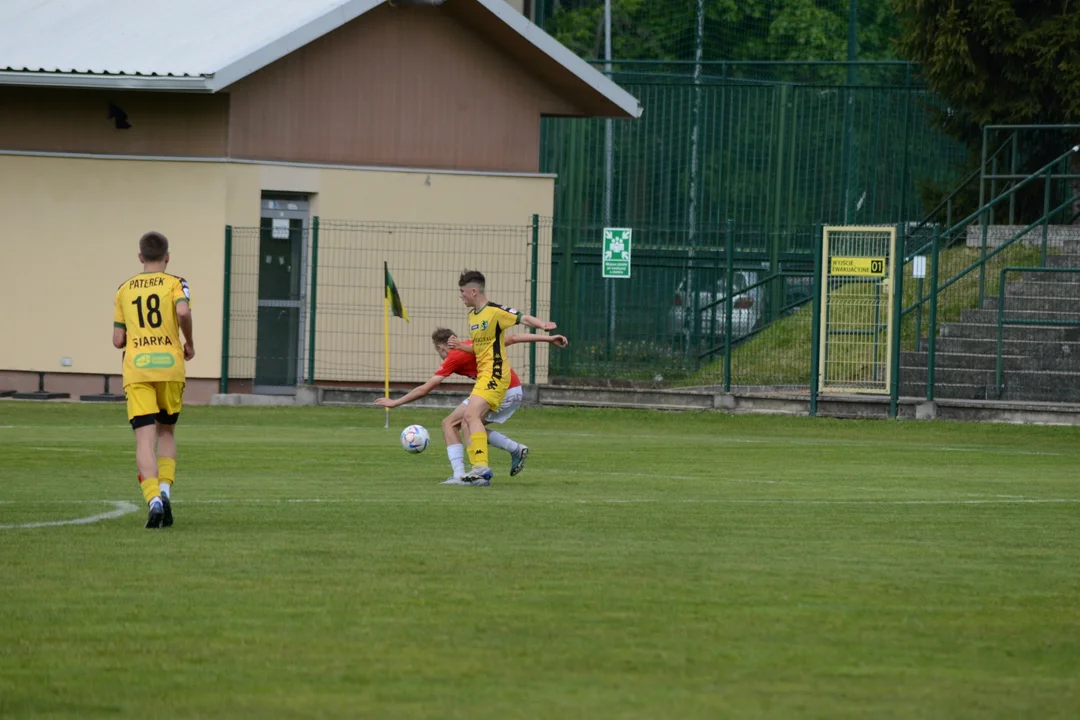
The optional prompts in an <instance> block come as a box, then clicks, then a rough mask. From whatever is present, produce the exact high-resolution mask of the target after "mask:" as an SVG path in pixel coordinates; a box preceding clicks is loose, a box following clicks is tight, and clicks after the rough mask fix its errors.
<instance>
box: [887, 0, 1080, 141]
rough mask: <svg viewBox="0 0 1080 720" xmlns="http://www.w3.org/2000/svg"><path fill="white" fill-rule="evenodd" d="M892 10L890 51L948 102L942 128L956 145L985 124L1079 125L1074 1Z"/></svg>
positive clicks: (958, 1)
mask: <svg viewBox="0 0 1080 720" xmlns="http://www.w3.org/2000/svg"><path fill="white" fill-rule="evenodd" d="M1070 2H1071V5H1072V7H1071V8H1070V7H1069V5H1070ZM893 3H894V5H895V7H896V9H897V11H898V13H899V15H900V23H901V34H900V37H899V40H898V42H897V46H898V48H899V50H900V52H901V54H902V55H903V56H905V57H907V58H908V59H910V60H913V61H915V62H917V63H919V64H920V65H921V66H922V67H923V74H924V77H925V78H926V81H927V83H928V84H929V86H930V89H931V90H933V91H934V92H935V93H937V94H938V95H940V96H941V97H943V98H945V99H946V100H947V101H948V103H949V112H948V113H947V115H946V118H945V119H946V126H947V128H948V130H949V132H951V133H952V134H953V135H954V136H955V137H957V138H958V139H960V140H964V141H968V142H971V141H972V140H976V139H977V138H978V137H979V136H980V128H981V127H982V126H983V125H985V124H989V123H1068V122H1077V121H1078V120H1080V4H1078V3H1077V2H1076V0H1039V2H1015V1H1014V0H893Z"/></svg>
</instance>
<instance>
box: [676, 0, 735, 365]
mask: <svg viewBox="0 0 1080 720" xmlns="http://www.w3.org/2000/svg"><path fill="white" fill-rule="evenodd" d="M704 36H705V0H698V1H697V31H696V32H695V33H694V61H695V62H694V121H693V128H692V129H691V131H690V206H689V208H688V211H687V214H688V217H687V229H688V231H689V232H687V246H688V248H689V249H688V251H687V259H688V260H689V261H690V262H688V263H687V268H686V297H687V298H688V299H689V298H696V297H697V295H695V294H694V268H693V267H692V265H693V258H694V247H695V241H696V239H697V214H698V208H697V199H698V189H697V185H698V136H699V131H700V126H701V58H702V55H703V48H702V46H703V44H704ZM724 292H729V290H725V291H724ZM696 309H697V303H693V304H690V305H688V306H687V308H686V310H685V311H684V312H688V313H690V322H692V323H693V325H691V327H692V328H695V329H696V328H698V327H699V321H698V318H697V317H695V315H696V313H694V310H696ZM712 312H713V313H714V314H715V313H716V308H713V310H712ZM694 338H695V332H690V333H689V334H687V336H686V342H687V354H689V352H690V350H691V347H690V345H691V343H694V342H695V339H694ZM693 350H694V351H696V350H697V348H693Z"/></svg>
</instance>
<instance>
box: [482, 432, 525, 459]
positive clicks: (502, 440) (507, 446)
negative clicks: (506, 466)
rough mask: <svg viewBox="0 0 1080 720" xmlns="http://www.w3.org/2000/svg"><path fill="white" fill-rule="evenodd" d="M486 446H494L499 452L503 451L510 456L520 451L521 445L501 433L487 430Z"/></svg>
mask: <svg viewBox="0 0 1080 720" xmlns="http://www.w3.org/2000/svg"><path fill="white" fill-rule="evenodd" d="M488 444H490V445H494V446H495V447H497V448H499V449H500V450H505V451H506V452H508V453H510V454H511V455H513V454H514V453H516V452H517V451H518V450H520V449H521V445H519V444H518V443H516V442H514V441H513V440H511V439H510V438H508V437H506V436H505V435H503V434H502V433H501V432H495V431H494V430H488Z"/></svg>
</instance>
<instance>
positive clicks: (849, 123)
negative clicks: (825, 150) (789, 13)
mask: <svg viewBox="0 0 1080 720" xmlns="http://www.w3.org/2000/svg"><path fill="white" fill-rule="evenodd" d="M858 22H859V4H858V0H849V2H848V37H847V87H846V88H845V92H844V95H845V98H844V100H845V102H844V146H843V150H842V153H843V158H842V162H843V163H844V167H843V178H844V181H843V182H844V187H843V189H842V192H843V202H844V212H843V218H844V224H845V225H846V224H850V223H852V222H854V217H852V216H853V214H854V212H853V208H852V205H853V200H854V197H853V196H854V192H855V191H854V188H853V187H852V186H853V184H854V178H853V177H852V176H853V175H854V172H853V168H852V164H853V163H854V157H853V154H854V151H853V149H852V141H853V138H852V135H853V134H854V131H855V130H854V127H853V126H854V124H855V91H854V90H853V89H852V88H854V87H855V83H856V77H855V72H856V70H855V61H856V60H858V58H859V34H858Z"/></svg>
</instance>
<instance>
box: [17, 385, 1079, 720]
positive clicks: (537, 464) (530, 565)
mask: <svg viewBox="0 0 1080 720" xmlns="http://www.w3.org/2000/svg"><path fill="white" fill-rule="evenodd" d="M440 417H441V414H440V413H438V412H436V411H430V410H428V411H424V410H408V409H402V410H395V411H394V412H393V415H392V418H391V424H392V426H393V427H394V428H397V429H400V428H401V427H403V426H404V425H405V424H407V423H410V422H420V423H423V424H425V425H426V426H428V427H429V428H430V429H432V430H436V429H437V428H438V421H439V418H440ZM382 424H383V415H382V413H381V412H380V411H375V410H367V409H344V408H281V409H265V408H258V409H246V408H206V407H193V408H190V409H188V410H186V411H185V413H184V417H183V419H182V425H181V430H180V431H179V432H178V438H179V440H180V443H181V459H180V463H179V466H178V483H177V485H176V490H175V501H174V508H175V512H176V517H177V521H176V526H175V527H173V528H171V529H168V530H158V531H147V530H143V529H142V525H143V522H144V520H145V511H144V509H143V507H142V503H141V496H140V494H139V491H138V488H137V485H136V483H135V469H134V465H133V442H132V437H131V433H130V430H128V429H127V428H126V427H125V424H124V415H123V408H122V407H118V406H110V407H100V406H90V405H78V404H66V403H64V404H49V405H36V404H29V403H18V402H14V401H3V402H0V612H2V621H0V717H4V718H8V717H11V718H21V717H50V718H92V717H105V716H108V717H166V716H168V717H177V718H190V717H228V718H238V717H260V718H271V717H273V718H277V717H285V718H309V717H373V718H406V719H408V718H514V717H522V718H649V719H654V718H680V719H681V718H717V717H733V718H752V717H771V718H802V717H813V718H869V717H872V718H890V717H897V718H922V717H925V718H995V717H1001V718H1006V717H1008V718H1012V717H1025V718H1056V717H1060V718H1072V717H1075V716H1076V713H1077V708H1080V603H1078V599H1080V552H1078V550H1080V540H1078V537H1080V536H1078V530H1080V480H1078V478H1077V467H1078V466H1080V431H1078V430H1076V429H1071V428H1053V427H1018V426H1004V425H961V424H949V423H942V422H935V423H902V422H854V421H846V422H845V421H834V420H823V419H817V420H815V419H810V418H777V417H748V416H728V415H721V414H663V413H648V412H633V411H610V412H609V411H585V410H577V411H575V410H569V409H567V410H561V409H559V410H556V409H526V410H523V411H522V412H520V413H518V415H517V416H515V418H514V419H513V420H512V421H511V423H510V424H509V425H508V426H507V430H508V434H510V435H511V436H512V437H516V438H518V439H520V440H523V441H525V442H527V443H528V444H529V445H530V447H531V449H532V455H531V457H530V459H529V463H528V466H527V467H526V469H525V471H524V472H523V473H522V474H521V475H520V476H518V477H517V478H513V479H511V478H509V477H507V474H506V468H507V466H508V459H507V456H506V455H505V454H503V453H501V452H500V451H497V450H495V451H493V453H494V455H493V460H494V464H495V466H496V470H497V472H498V473H499V474H498V475H497V476H496V479H495V481H494V483H493V485H492V487H490V488H469V487H447V486H441V485H439V484H438V483H439V481H440V480H442V479H444V478H445V477H446V474H447V467H446V458H445V452H444V449H443V447H442V442H441V441H440V440H438V439H436V440H435V441H434V442H433V445H432V447H431V448H430V449H429V450H428V451H427V452H426V453H424V454H423V455H420V456H408V455H407V454H406V453H404V452H403V451H402V450H400V449H399V448H398V445H397V430H384V429H383V428H382ZM128 510H134V511H133V512H127V511H128ZM110 512H112V513H113V514H115V515H118V517H112V518H106V519H101V520H99V521H96V522H91V523H87V524H80V525H44V526H38V527H20V526H23V525H27V524H30V525H35V524H37V525H40V524H41V523H48V522H59V521H65V520H71V519H77V518H87V517H93V516H98V515H102V514H108V513H110Z"/></svg>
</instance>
